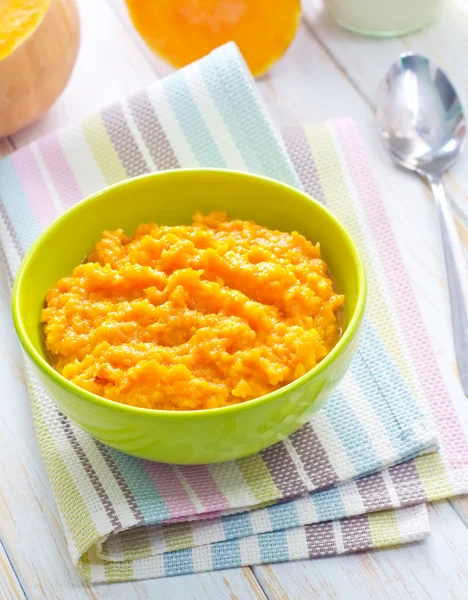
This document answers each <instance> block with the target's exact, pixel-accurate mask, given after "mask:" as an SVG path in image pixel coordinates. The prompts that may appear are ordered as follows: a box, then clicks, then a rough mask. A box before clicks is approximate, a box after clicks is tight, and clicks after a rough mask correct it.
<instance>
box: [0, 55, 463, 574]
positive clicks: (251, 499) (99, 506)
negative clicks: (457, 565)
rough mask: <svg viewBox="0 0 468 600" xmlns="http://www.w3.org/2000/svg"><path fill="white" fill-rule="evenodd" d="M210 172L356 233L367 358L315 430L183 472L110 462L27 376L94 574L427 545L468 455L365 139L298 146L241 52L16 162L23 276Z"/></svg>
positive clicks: (360, 357)
mask: <svg viewBox="0 0 468 600" xmlns="http://www.w3.org/2000/svg"><path fill="white" fill-rule="evenodd" d="M197 166H203V167H207V166H208V167H219V168H232V169H239V170H246V171H252V172H255V173H259V174H262V175H268V176H270V177H274V178H276V179H279V180H282V181H285V182H287V183H289V184H292V185H295V186H298V187H303V188H304V189H305V190H306V191H307V192H309V193H310V194H311V195H313V196H315V197H316V198H317V199H318V200H320V201H321V202H323V203H325V204H327V206H328V207H329V208H330V209H331V210H332V211H333V212H334V213H335V214H336V215H337V216H338V217H339V218H340V219H341V220H342V221H343V222H344V224H345V225H346V226H347V227H348V229H349V230H350V231H351V233H352V234H353V236H354V239H355V240H356V242H357V243H358V245H359V247H360V250H361V252H362V255H363V258H364V260H365V263H366V266H367V273H368V279H369V290H370V291H369V300H368V311H367V320H366V324H365V327H364V331H363V335H362V339H361V342H360V346H359V349H358V352H357V354H356V357H355V360H354V361H353V364H352V366H351V368H350V372H349V373H348V374H347V376H346V378H345V380H344V381H343V384H342V385H341V387H340V389H339V390H338V392H337V393H336V394H335V395H334V397H333V398H332V399H330V401H329V402H328V403H327V404H326V405H325V407H324V408H323V409H322V410H321V411H320V412H319V413H318V414H317V415H315V416H314V418H313V419H312V421H311V422H310V423H309V424H307V425H305V426H304V427H303V428H302V429H300V430H299V431H298V432H296V433H295V434H293V435H292V436H291V437H290V438H289V439H288V440H285V441H284V442H282V443H280V444H276V445H275V446H273V447H272V448H269V449H267V450H265V451H263V452H261V453H260V454H258V455H256V456H253V457H248V458H244V459H241V460H238V461H233V462H231V463H225V464H222V465H208V466H195V467H189V466H181V467H174V466H169V465H163V464H158V463H150V462H146V461H142V460H139V459H136V458H133V457H130V456H128V455H125V454H122V453H120V452H117V451H115V450H113V449H111V448H108V447H105V446H103V445H102V444H100V443H99V442H96V441H95V440H94V439H92V438H91V437H90V436H89V435H87V434H86V433H84V432H83V431H81V430H80V429H79V428H77V427H76V426H75V425H74V424H73V423H72V422H71V421H69V420H68V419H67V418H66V417H64V416H63V415H61V414H60V413H59V412H58V410H57V409H56V407H55V406H54V405H53V403H52V402H51V401H50V399H49V398H48V397H47V396H46V395H45V393H44V392H43V390H42V389H41V387H40V385H39V384H38V382H37V380H35V379H34V377H32V376H31V375H30V374H28V379H29V389H30V394H31V403H32V409H33V418H34V424H35V428H36V432H37V437H38V442H39V447H40V450H41V453H42V456H43V458H44V462H45V464H46V468H47V471H48V474H49V478H50V482H51V485H52V488H53V492H54V495H55V498H56V501H57V506H58V508H59V511H60V515H61V518H62V522H63V527H64V531H65V534H66V537H67V541H68V544H69V548H70V553H71V556H72V559H73V561H74V563H75V564H76V566H77V568H78V570H79V572H80V573H81V574H82V576H83V577H85V578H87V579H90V580H93V581H103V580H104V581H110V580H124V579H136V578H143V577H156V576H164V575H174V574H183V573H192V572H197V571H202V570H210V569H221V568H227V567H234V566H239V565H246V564H256V563H261V562H273V561H280V560H292V559H295V558H304V557H315V556H324V555H330V554H339V553H345V552H351V551H356V550H361V549H366V548H375V547H382V546H387V545H391V544H397V543H404V542H408V541H413V540H417V539H421V538H422V537H424V535H426V534H427V533H428V531H429V528H428V521H427V513H426V507H425V504H424V502H425V501H427V500H432V499H436V498H437V499H438V498H445V497H448V496H450V495H454V494H459V493H463V492H466V491H468V447H467V444H466V441H465V439H464V437H463V434H462V430H461V427H460V424H459V422H458V420H457V417H456V416H455V413H454V411H453V407H452V404H451V401H450V399H449V397H448V396H447V392H446V390H445V386H444V384H443V381H442V379H441V375H440V371H439V370H438V367H437V364H436V362H435V359H434V356H433V354H432V351H431V348H430V345H429V342H428V339H427V334H426V332H425V330H424V327H423V325H422V321H421V317H420V315H419V312H418V309H417V304H416V301H415V298H414V294H413V291H412V289H411V285H410V282H409V279H408V275H407V273H406V271H405V269H404V267H403V263H402V261H401V256H400V254H399V250H398V248H397V247H396V244H395V240H394V237H393V234H392V232H391V229H390V226H389V222H388V218H387V216H386V214H385V211H384V208H383V205H382V203H381V200H380V198H379V195H378V192H377V190H376V187H375V183H374V180H373V178H372V175H371V172H370V169H369V166H368V163H367V159H366V157H365V153H364V150H363V147H362V142H361V141H360V138H359V136H358V135H357V133H356V130H355V127H354V125H353V124H352V123H351V122H350V121H348V120H340V121H334V122H330V123H318V124H314V125H310V126H305V127H295V128H292V129H288V130H285V131H283V132H282V138H281V137H280V136H279V135H278V134H277V133H276V132H275V130H274V129H273V127H272V125H271V123H270V121H269V119H268V116H267V115H266V113H265V111H264V109H263V108H262V106H261V103H260V102H259V99H258V97H257V95H256V92H255V87H254V84H253V82H252V80H251V78H250V75H249V73H248V71H247V69H246V67H245V65H244V62H243V60H242V58H241V56H240V55H239V53H238V51H237V49H236V47H235V46H234V45H233V44H228V45H227V46H225V47H223V48H220V49H218V50H216V51H215V52H213V53H212V54H211V55H209V56H208V57H206V58H204V59H202V60H200V61H198V62H197V63H194V64H193V65H190V66H189V67H186V68H184V69H182V70H180V71H179V72H177V73H175V74H173V75H171V76H170V77H168V78H166V79H165V80H163V81H160V82H157V83H155V84H154V85H152V86H150V87H149V88H148V89H146V90H143V91H142V92H140V93H138V94H136V95H134V96H132V97H130V98H128V99H127V100H125V101H122V102H120V103H118V104H115V105H113V106H110V107H108V108H105V109H103V110H102V111H100V112H99V113H98V114H96V115H94V116H92V117H90V118H88V119H86V120H84V121H83V122H82V123H81V124H80V125H79V126H73V127H70V128H67V129H65V130H61V131H59V132H57V133H56V134H53V135H49V136H47V137H45V138H42V139H40V140H38V141H37V142H34V143H33V144H31V145H29V146H27V147H25V148H22V149H21V150H19V151H17V152H15V153H14V154H12V155H11V156H10V157H7V158H6V159H4V160H3V161H1V162H0V236H1V243H2V246H3V249H4V252H5V255H6V257H7V265H8V269H9V275H10V278H11V279H12V278H13V277H14V274H15V272H16V270H17V268H18V266H19V263H20V261H21V258H22V256H23V255H24V252H25V251H26V250H27V249H28V247H29V246H30V245H31V243H32V242H33V241H34V239H35V238H36V237H37V235H38V234H39V232H40V231H41V230H42V229H43V228H44V227H46V226H47V225H48V224H49V223H50V222H51V221H52V220H53V219H54V218H55V217H56V216H57V215H58V214H60V213H61V212H62V211H63V210H65V209H66V208H68V207H69V206H72V205H73V204H74V203H76V202H78V201H79V200H80V199H81V198H83V197H85V196H86V195H88V194H90V193H92V192H94V191H96V190H98V189H101V188H103V187H104V186H106V185H109V184H111V183H115V182H117V181H120V180H122V179H125V178H127V177H132V176H135V175H139V174H141V173H145V172H150V171H156V170H161V169H167V168H178V167H197ZM436 440H438V442H439V443H440V450H439V451H438V452H436V451H435V447H436V444H437V442H436Z"/></svg>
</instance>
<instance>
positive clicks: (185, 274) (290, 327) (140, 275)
mask: <svg viewBox="0 0 468 600" xmlns="http://www.w3.org/2000/svg"><path fill="white" fill-rule="evenodd" d="M343 299H344V298H343V296H341V295H339V294H337V293H336V292H334V291H333V287H332V282H331V280H330V278H329V277H328V275H327V266H326V264H325V263H324V261H323V260H321V258H320V248H319V245H318V244H317V245H314V244H312V243H311V242H309V241H308V240H306V239H305V238H304V237H303V236H302V235H299V234H298V233H296V232H293V233H282V232H280V231H270V230H269V229H266V228H265V227H261V226H260V225H257V224H255V223H253V222H249V221H234V220H233V221H229V220H228V219H227V217H226V214H225V213H218V212H215V213H211V214H209V215H207V216H203V215H201V214H199V213H197V214H195V215H194V221H193V225H189V226H185V225H183V226H182V225H181V226H176V227H165V226H161V227H160V226H158V225H155V224H153V223H150V224H147V225H140V226H139V227H138V229H137V230H136V233H135V236H134V237H128V236H126V235H125V234H124V233H123V232H122V230H117V231H105V232H104V234H103V238H102V240H100V241H99V242H98V243H97V244H96V246H95V248H94V250H93V251H92V252H91V254H90V255H89V256H88V259H87V262H85V263H84V264H81V265H78V266H77V267H76V268H75V269H74V270H73V273H72V274H71V275H70V276H69V277H64V278H63V279H61V280H60V281H59V282H58V283H57V285H56V286H55V287H53V288H52V289H51V290H50V291H49V293H48V294H47V297H46V308H44V310H43V313H42V318H41V320H42V322H43V323H44V329H45V337H46V345H47V349H48V351H49V353H50V355H51V357H52V359H53V363H54V365H55V367H56V369H57V370H58V371H59V372H60V373H62V375H63V376H64V377H66V378H67V379H69V380H70V381H72V382H74V383H75V384H76V385H78V386H80V387H82V388H84V389H86V390H89V391H90V392H94V393H95V394H99V395H100V396H103V397H105V398H108V399H110V400H115V401H116V402H122V403H124V404H131V405H133V406H141V407H144V408H157V409H168V410H191V409H205V408H215V407H220V406H226V405H229V404H235V403H238V402H243V401H245V400H249V399H252V398H256V397H258V396H262V395H263V394H267V393H268V392H271V391H273V390H276V389H278V388H280V387H282V386H284V385H286V384H287V383H289V382H291V381H294V380H295V379H297V378H298V377H300V376H301V375H303V374H304V373H306V372H307V371H309V370H310V369H312V367H314V366H315V365H316V364H317V363H318V362H320V361H321V360H322V359H323V357H324V356H326V355H327V354H328V352H330V350H331V348H333V346H334V345H335V344H336V342H337V340H338V338H339V334H340V328H339V325H338V323H337V312H338V309H339V307H340V306H341V305H342V303H343Z"/></svg>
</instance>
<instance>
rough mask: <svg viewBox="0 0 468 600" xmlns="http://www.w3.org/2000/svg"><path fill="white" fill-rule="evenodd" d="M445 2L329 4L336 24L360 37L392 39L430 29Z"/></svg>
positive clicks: (347, 0) (339, 0)
mask: <svg viewBox="0 0 468 600" xmlns="http://www.w3.org/2000/svg"><path fill="white" fill-rule="evenodd" d="M442 2H443V0H325V3H326V6H327V7H328V10H329V11H330V12H331V14H332V15H333V18H334V19H335V21H336V22H337V23H338V24H339V25H341V26H342V27H346V29H351V31H354V32H356V33H361V34H363V35H374V36H392V35H403V34H405V33H410V32H411V31H415V30H416V29H421V28H423V27H425V26H426V25H429V23H431V21H433V20H434V19H435V18H436V16H437V15H438V14H439V11H440V8H441V6H442Z"/></svg>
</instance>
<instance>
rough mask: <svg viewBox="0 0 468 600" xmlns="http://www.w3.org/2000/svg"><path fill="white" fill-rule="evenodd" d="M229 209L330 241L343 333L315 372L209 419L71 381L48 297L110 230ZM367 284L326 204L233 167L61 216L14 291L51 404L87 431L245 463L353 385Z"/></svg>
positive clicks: (156, 455) (154, 450) (177, 457)
mask: <svg viewBox="0 0 468 600" xmlns="http://www.w3.org/2000/svg"><path fill="white" fill-rule="evenodd" d="M197 209H198V210H200V211H202V212H205V213H206V212H210V211H212V210H226V211H227V212H228V215H229V217H231V218H239V219H252V220H254V221H256V222H258V223H259V224H261V225H264V226H266V227H269V228H271V229H280V230H282V231H288V232H289V231H294V230H295V231H298V232H299V233H301V234H303V235H304V236H305V237H306V238H308V239H310V240H311V241H313V242H316V241H319V242H320V244H321V249H322V257H323V258H324V260H325V261H326V262H327V264H328V266H329V269H330V271H331V273H332V275H333V277H334V278H335V280H336V285H337V288H338V290H339V291H340V292H341V293H344V294H345V297H346V300H345V309H344V317H343V335H342V337H341V339H340V340H339V342H338V344H337V345H336V346H335V347H334V348H333V350H332V351H331V352H330V353H329V355H328V356H327V357H326V358H325V359H324V360H323V361H321V362H320V363H319V364H318V365H317V366H316V367H315V368H314V369H312V370H311V371H309V372H308V373H306V374H305V375H303V376H302V377H300V378H299V379H297V380H296V381H294V382H293V383H290V384H289V385H286V386H285V387H283V388H281V389H279V390H277V391H275V392H272V393H270V394H267V395H265V396H262V397H260V398H258V399H255V400H250V401H248V402H244V403H241V404H237V405H234V406H229V407H224V408H216V409H210V410H199V411H162V410H149V409H143V408H135V407H131V406H126V405H124V404H119V403H116V402H112V401H110V400H106V399H104V398H101V397H99V396H96V395H94V394H92V393H89V392H87V391H85V390H82V389H81V388H79V387H77V386H76V385H74V384H73V383H71V382H69V381H68V380H66V379H65V378H64V377H62V376H61V375H60V374H59V373H58V372H57V371H55V370H54V368H53V367H52V366H51V364H50V363H49V361H48V358H47V354H46V351H45V348H44V339H43V330H42V325H41V324H40V322H39V319H40V314H41V310H42V308H43V306H44V298H45V295H46V292H47V291H48V289H49V288H50V287H52V286H53V285H54V284H55V283H56V282H57V281H58V280H59V279H60V278H61V277H64V276H65V275H67V274H69V273H70V272H71V271H72V270H73V268H74V267H75V266H76V265H77V264H79V263H80V262H81V261H82V260H83V258H84V257H85V256H86V255H87V254H88V252H89V251H90V250H91V249H92V247H93V246H94V244H95V243H96V241H97V240H99V239H100V238H101V235H102V232H103V230H104V229H118V228H120V227H121V228H123V229H124V230H125V232H126V233H133V232H134V230H135V228H136V226H137V225H139V224H140V223H144V222H148V221H154V222H157V223H159V224H165V225H176V224H188V223H190V222H191V217H192V214H193V213H194V212H195V211H196V210H197ZM365 297H366V283H365V275H364V269H363V265H362V261H361V258H360V256H359V253H358V251H357V249H356V246H355V244H354V243H353V241H352V239H351V237H350V235H349V234H348V233H347V231H346V229H345V228H344V227H343V226H342V225H341V224H340V223H339V221H338V220H337V219H336V218H335V217H334V216H332V215H331V214H330V213H329V212H328V211H327V210H326V209H325V208H324V207H323V206H321V205H320V204H319V203H318V202H316V201H315V200H313V199H311V198H309V197H308V196H306V195H305V194H304V193H302V192H300V191H297V190H296V189H294V188H292V187H289V186H287V185H284V184H282V183H278V182H277V181H273V180H270V179H267V178H264V177H258V176H254V175H249V174H245V173H238V172H232V171H222V170H204V169H199V170H177V171H166V172H162V173H157V174H152V175H145V176H142V177H138V178H136V179H131V180H129V181H124V182H122V183H119V184H116V185H114V186H112V187H109V188H107V189H105V190H103V191H101V192H99V193H97V194H94V195H93V196H91V197H89V198H87V199H86V200H83V201H82V202H80V203H79V204H77V205H76V206H74V207H73V208H71V209H70V210H69V211H67V212H66V213H65V214H63V215H62V216H61V217H60V218H58V219H57V220H56V221H55V222H54V223H53V224H52V225H51V226H50V227H49V228H48V229H47V230H46V231H45V232H44V233H43V234H42V235H41V236H40V237H39V238H38V240H37V241H36V242H35V244H34V245H33V246H32V248H31V249H30V250H29V252H28V254H27V256H26V257H25V259H24V261H23V263H22V265H21V267H20V270H19V272H18V275H17V277H16V281H15V285H14V290H13V318H14V323H15V328H16V332H17V334H18V337H19V340H20V342H21V345H22V347H23V349H24V352H25V354H26V356H27V358H28V361H29V362H30V364H31V367H32V369H33V371H34V373H35V374H36V376H37V377H38V379H39V381H40V382H41V384H42V386H43V387H44V388H45V390H46V391H47V393H48V394H49V396H50V397H51V399H52V400H53V401H54V402H55V404H56V405H57V406H58V407H59V408H60V410H61V411H62V412H63V413H64V414H65V415H67V416H68V417H69V418H70V419H72V420H73V421H74V422H75V423H76V424H77V425H79V427H81V428H82V429H84V430H85V431H87V432H88V433H89V434H91V435H92V436H94V437H95V438H96V439H98V440H100V441H101V442H103V443H104V444H108V445H109V446H112V447H113V448H116V449H118V450H121V451H122V452H126V453H128V454H132V455H134V456H139V457H141V458H145V459H149V460H153V461H161V462H166V463H179V464H201V463H211V462H220V461H226V460H231V459H237V458H240V457H243V456H247V455H249V454H253V453H255V452H258V451H259V450H262V449H263V448H266V447H267V446H271V445H272V444H275V443H276V442H278V441H280V440H282V439H284V437H285V436H288V435H289V434H291V433H292V432H293V431H295V430H296V429H298V428H299V427H301V425H303V424H304V423H306V422H307V421H308V420H309V419H310V417H311V416H312V413H313V412H314V411H316V410H317V409H319V408H320V407H321V406H322V404H323V403H324V402H325V400H326V399H327V398H329V396H330V395H331V393H332V392H333V390H334V389H335V387H336V386H337V384H338V383H339V382H340V380H341V379H342V378H343V376H344V374H345V372H346V370H347V368H348V366H349V363H350V361H351V357H352V356H353V353H354V351H355V349H356V345H357V342H358V337H359V332H360V328H361V324H362V319H363V314H364V306H365Z"/></svg>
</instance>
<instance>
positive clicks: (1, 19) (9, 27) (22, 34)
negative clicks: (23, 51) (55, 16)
mask: <svg viewBox="0 0 468 600" xmlns="http://www.w3.org/2000/svg"><path fill="white" fill-rule="evenodd" d="M49 4H50V0H2V1H1V2H0V60H2V59H3V58H6V57H7V56H9V55H10V54H12V53H13V52H14V51H15V50H16V48H18V47H19V46H21V44H22V43H23V42H24V41H25V40H26V39H27V38H28V37H29V36H30V35H31V34H32V33H33V32H34V31H35V30H36V29H37V27H38V26H39V24H40V22H41V21H42V19H43V18H44V15H45V14H46V12H47V9H48V8H49Z"/></svg>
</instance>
